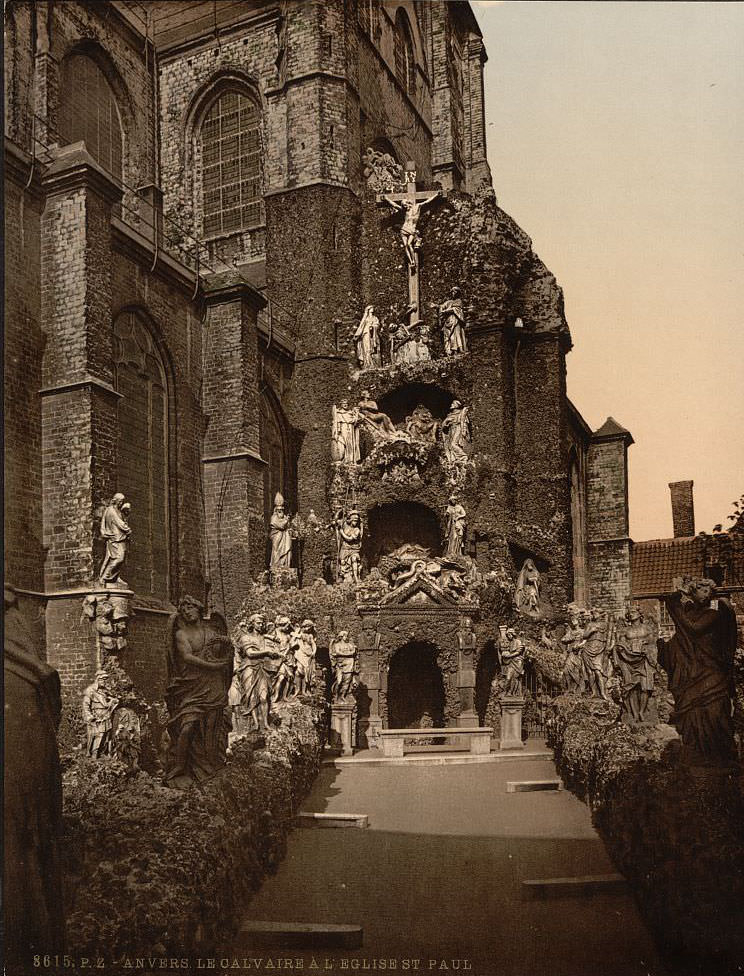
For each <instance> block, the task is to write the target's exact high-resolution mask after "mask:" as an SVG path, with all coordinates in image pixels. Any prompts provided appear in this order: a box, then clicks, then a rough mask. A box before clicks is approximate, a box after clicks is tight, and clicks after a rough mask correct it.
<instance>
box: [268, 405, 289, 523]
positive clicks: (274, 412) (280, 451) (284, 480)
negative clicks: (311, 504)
mask: <svg viewBox="0 0 744 976" xmlns="http://www.w3.org/2000/svg"><path fill="white" fill-rule="evenodd" d="M260 411H261V430H260V438H261V457H262V458H263V459H264V461H265V462H266V465H265V467H264V516H265V519H266V523H267V524H268V521H269V519H270V518H271V512H272V509H273V507H274V496H275V495H276V493H277V492H281V493H282V495H284V498H285V500H286V501H287V502H288V503H291V501H292V498H293V489H294V472H293V469H292V463H291V459H290V451H289V437H288V435H287V424H286V421H285V419H284V414H283V412H282V409H281V407H280V406H279V403H278V401H277V399H276V397H275V396H274V394H273V392H272V391H271V390H270V389H266V390H264V391H263V393H262V394H261V403H260Z"/></svg>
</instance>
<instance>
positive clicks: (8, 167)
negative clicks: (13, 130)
mask: <svg viewBox="0 0 744 976" xmlns="http://www.w3.org/2000/svg"><path fill="white" fill-rule="evenodd" d="M3 162H4V171H5V178H6V179H9V180H12V181H13V182H14V183H17V184H18V185H19V186H23V187H25V186H26V185H27V184H28V188H29V190H32V191H33V192H34V193H40V192H41V183H40V180H39V171H38V169H37V167H36V165H34V163H35V160H34V159H33V157H32V156H30V155H29V154H28V153H27V152H26V151H25V150H23V149H21V147H20V146H17V145H16V144H15V143H14V142H13V141H12V140H11V139H9V138H8V137H7V136H6V137H5V157H4V160H3ZM32 167H33V170H34V173H33V176H32V177H31V183H29V182H28V178H29V176H30V175H31V169H32Z"/></svg>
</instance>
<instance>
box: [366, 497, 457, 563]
mask: <svg viewBox="0 0 744 976" xmlns="http://www.w3.org/2000/svg"><path fill="white" fill-rule="evenodd" d="M406 544H408V545H418V546H423V548H424V549H429V550H430V551H431V553H432V554H433V555H437V554H439V553H440V552H441V549H442V527H441V524H440V522H439V518H438V517H437V514H436V512H435V511H433V510H432V509H431V508H429V507H428V506H427V505H421V504H420V503H419V502H391V503H388V504H385V505H376V506H375V507H374V508H372V509H370V511H369V513H368V529H367V532H366V533H365V537H364V555H365V557H366V562H367V565H368V566H369V567H370V568H372V567H373V566H376V565H377V564H378V562H379V561H380V559H381V557H382V556H385V555H388V554H389V553H391V552H394V551H395V550H396V549H398V548H399V547H400V546H402V545H406Z"/></svg>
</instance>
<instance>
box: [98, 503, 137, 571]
mask: <svg viewBox="0 0 744 976" xmlns="http://www.w3.org/2000/svg"><path fill="white" fill-rule="evenodd" d="M130 507H131V506H129V504H128V503H127V502H126V500H125V498H124V495H122V493H121V492H119V491H117V493H116V494H115V495H114V496H113V498H112V499H111V501H110V502H109V504H108V505H107V506H106V508H105V510H104V513H103V515H102V516H101V538H102V539H104V540H105V542H106V555H105V557H104V559H103V562H102V563H101V569H100V571H99V573H98V579H99V582H101V583H103V584H105V585H111V586H116V585H119V586H124V587H125V586H126V585H127V584H126V581H125V580H123V579H121V577H120V576H119V574H120V572H121V569H122V567H123V565H124V560H125V559H126V557H127V548H128V545H129V536H130V535H131V534H132V530H131V529H130V527H129V523H128V522H127V517H128V514H129V510H130Z"/></svg>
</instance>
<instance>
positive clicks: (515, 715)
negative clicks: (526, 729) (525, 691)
mask: <svg viewBox="0 0 744 976" xmlns="http://www.w3.org/2000/svg"><path fill="white" fill-rule="evenodd" d="M499 701H500V705H501V741H500V743H499V748H500V749H524V742H522V712H523V710H524V698H523V696H522V695H502V696H501V698H500V700H499Z"/></svg>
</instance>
